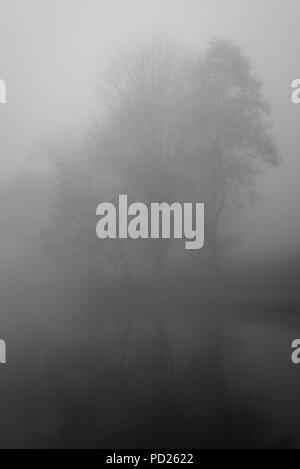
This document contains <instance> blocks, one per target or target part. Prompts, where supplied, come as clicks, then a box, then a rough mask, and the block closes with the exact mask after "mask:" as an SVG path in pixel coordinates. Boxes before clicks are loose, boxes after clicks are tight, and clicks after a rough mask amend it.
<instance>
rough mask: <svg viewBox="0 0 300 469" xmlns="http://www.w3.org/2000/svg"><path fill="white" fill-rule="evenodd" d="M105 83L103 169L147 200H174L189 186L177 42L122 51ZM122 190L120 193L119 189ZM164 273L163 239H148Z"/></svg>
mask: <svg viewBox="0 0 300 469" xmlns="http://www.w3.org/2000/svg"><path fill="white" fill-rule="evenodd" d="M112 64H113V65H112V66H111V68H110V71H109V73H108V76H107V79H106V81H105V83H104V84H102V87H101V91H102V93H103V95H104V98H105V101H106V103H107V104H108V115H107V117H106V122H105V125H104V126H103V124H102V126H101V125H99V124H97V125H96V131H97V132H96V134H97V138H98V141H99V143H100V146H99V152H98V154H99V159H98V168H99V170H100V172H103V171H105V172H106V173H108V174H109V173H110V174H114V175H115V177H116V178H117V181H118V184H116V189H117V190H118V191H120V189H121V190H122V191H123V192H124V193H126V194H128V195H129V197H132V198H133V199H135V200H139V201H143V202H144V203H146V204H147V203H152V202H172V201H174V199H175V198H176V196H179V195H180V192H182V190H183V189H184V188H185V187H186V175H185V172H184V171H183V166H182V164H181V148H180V144H181V142H180V141H179V138H178V136H179V135H180V134H181V126H182V120H181V110H183V105H184V82H185V67H184V62H183V60H182V57H181V56H180V54H179V52H178V50H177V49H176V47H174V46H173V45H170V44H164V43H162V42H160V41H159V42H156V43H152V44H150V45H144V46H141V47H137V48H136V49H135V50H133V51H132V52H129V53H124V52H123V53H119V54H118V55H117V56H116V57H115V60H114V61H113V62H112ZM116 195H117V194H116ZM143 246H144V249H142V251H143V254H144V255H145V256H150V257H151V258H152V260H153V262H154V266H155V272H156V274H158V275H160V274H161V273H162V270H163V264H164V261H165V258H166V254H167V246H168V245H167V244H166V243H165V242H164V241H163V240H156V241H152V242H151V243H146V242H145V243H143Z"/></svg>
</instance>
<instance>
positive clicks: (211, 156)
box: [189, 39, 280, 269]
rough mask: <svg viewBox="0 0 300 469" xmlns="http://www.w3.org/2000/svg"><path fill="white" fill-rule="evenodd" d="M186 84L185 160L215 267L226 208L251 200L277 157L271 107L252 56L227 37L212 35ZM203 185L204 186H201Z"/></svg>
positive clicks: (277, 161) (275, 162)
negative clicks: (201, 199) (195, 176)
mask: <svg viewBox="0 0 300 469" xmlns="http://www.w3.org/2000/svg"><path fill="white" fill-rule="evenodd" d="M190 83H191V85H190V90H191V93H190V128H191V136H190V140H191V142H192V149H191V151H190V153H189V160H190V164H191V168H192V169H193V171H197V170H198V171H199V174H200V177H199V184H200V185H201V186H202V187H201V188H202V193H204V196H205V200H206V203H207V205H206V215H207V226H208V230H207V231H208V233H207V236H208V241H209V244H210V246H211V248H212V250H213V257H214V264H215V267H216V269H217V268H218V263H219V240H218V226H219V222H220V219H221V215H222V214H223V211H224V208H225V207H226V206H227V205H228V204H229V203H231V204H233V205H241V204H242V201H243V199H245V198H247V199H248V200H249V199H250V200H254V199H255V196H256V192H255V182H256V179H257V176H258V175H259V174H261V172H262V171H263V170H264V169H265V168H266V166H267V165H271V166H277V165H278V164H279V162H280V160H279V157H278V154H277V149H276V146H275V144H274V142H273V139H272V137H271V134H270V123H269V116H270V111H271V110H270V107H269V105H268V104H267V103H266V102H265V101H264V99H263V97H262V85H263V84H262V82H260V81H259V80H257V78H256V77H255V76H254V74H253V72H252V67H251V64H250V61H249V60H248V59H247V58H246V57H245V56H244V55H243V53H242V52H241V50H240V49H239V48H238V47H236V46H235V45H233V44H232V43H231V42H228V41H224V40H218V39H215V40H213V41H212V42H211V43H210V45H209V48H208V51H207V53H206V55H205V56H204V58H201V59H200V60H198V61H197V63H196V64H195V66H194V69H193V73H192V76H191V82H190ZM203 187H204V189H203Z"/></svg>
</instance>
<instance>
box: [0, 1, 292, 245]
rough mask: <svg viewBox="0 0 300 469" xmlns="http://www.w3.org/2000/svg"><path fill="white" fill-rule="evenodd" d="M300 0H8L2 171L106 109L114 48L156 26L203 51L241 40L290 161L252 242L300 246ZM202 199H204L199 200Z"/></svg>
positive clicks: (251, 213)
mask: <svg viewBox="0 0 300 469" xmlns="http://www.w3.org/2000/svg"><path fill="white" fill-rule="evenodd" d="M299 18H300V3H299V0H286V1H284V0H263V1H262V0H0V78H3V79H5V80H6V82H7V86H8V104H7V105H6V106H0V155H1V178H6V177H8V176H11V174H13V173H15V172H16V170H18V169H20V168H21V167H22V166H23V165H24V164H25V162H26V161H28V159H29V157H30V152H31V148H32V145H33V144H34V142H35V141H37V140H39V139H40V138H43V137H50V136H52V135H55V134H56V133H57V132H58V131H60V130H62V129H69V128H73V127H75V128H82V127H83V128H88V125H89V122H90V121H91V118H92V114H93V111H94V110H97V106H99V104H98V102H97V95H96V91H95V87H96V83H97V74H98V73H99V71H101V67H103V64H105V60H106V58H107V57H108V56H109V55H110V53H111V52H112V51H114V49H115V48H116V47H118V46H120V45H124V43H125V44H126V43H127V42H129V43H130V41H136V40H137V39H145V38H147V36H148V35H153V34H155V33H159V34H160V35H161V34H165V35H166V36H171V37H174V38H175V39H176V40H178V41H181V42H183V43H184V44H186V45H187V46H188V47H190V48H192V49H193V50H198V49H200V50H201V49H203V48H204V47H205V43H206V42H207V41H208V40H209V39H210V38H211V37H213V36H218V37H222V38H225V39H232V40H234V41H235V42H236V43H237V44H238V45H239V46H240V47H241V48H242V49H243V50H244V51H245V53H246V54H247V55H248V56H249V57H250V59H251V61H252V63H253V65H254V67H255V70H256V72H257V75H258V76H259V77H260V78H261V79H262V80H263V81H264V82H265V96H266V98H267V99H268V100H269V101H270V103H271V104H272V108H273V121H274V136H275V139H276V142H277V144H278V147H279V149H280V152H281V156H282V158H283V160H284V161H283V163H282V166H281V168H280V169H279V170H277V169H275V170H273V169H272V170H271V171H270V173H269V175H268V176H267V178H266V180H265V181H264V194H265V198H264V201H263V202H262V203H260V205H259V206H257V207H256V208H255V209H251V210H247V212H245V213H244V214H242V215H241V218H242V219H243V221H242V223H241V224H242V226H243V231H244V239H245V241H244V245H243V246H244V249H245V250H248V251H253V249H254V248H255V250H256V251H257V252H258V253H259V252H260V251H264V252H266V251H267V250H268V249H274V248H276V249H278V250H279V251H280V250H285V251H286V250H287V249H288V248H291V249H294V248H295V246H296V245H297V246H300V242H299V240H298V238H299V233H300V216H299V205H298V202H299V200H300V189H299V172H300V162H299V155H298V149H299V144H300V126H299V123H300V105H299V106H295V105H292V104H291V99H290V95H291V88H290V86H291V82H292V80H293V79H295V78H299V77H300V54H299V52H300V32H299ZM198 202H201V201H198Z"/></svg>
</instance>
